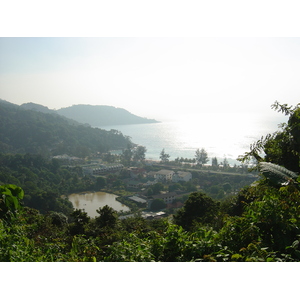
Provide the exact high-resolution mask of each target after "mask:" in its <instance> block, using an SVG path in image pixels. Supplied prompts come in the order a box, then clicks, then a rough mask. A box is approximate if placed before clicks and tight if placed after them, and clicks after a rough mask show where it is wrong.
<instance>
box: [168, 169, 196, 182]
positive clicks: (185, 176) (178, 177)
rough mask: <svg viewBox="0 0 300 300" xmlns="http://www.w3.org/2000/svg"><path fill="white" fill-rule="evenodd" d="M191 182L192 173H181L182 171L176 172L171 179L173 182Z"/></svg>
mask: <svg viewBox="0 0 300 300" xmlns="http://www.w3.org/2000/svg"><path fill="white" fill-rule="evenodd" d="M190 180H192V173H190V172H183V171H177V172H176V173H175V174H174V175H173V178H172V181H173V182H179V181H184V182H188V181H190Z"/></svg>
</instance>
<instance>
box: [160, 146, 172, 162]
mask: <svg viewBox="0 0 300 300" xmlns="http://www.w3.org/2000/svg"><path fill="white" fill-rule="evenodd" d="M159 158H160V160H161V162H162V163H166V162H168V161H169V158H170V155H169V154H167V153H166V152H165V149H162V151H161V152H160V156H159Z"/></svg>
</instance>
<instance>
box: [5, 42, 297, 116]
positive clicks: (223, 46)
mask: <svg viewBox="0 0 300 300" xmlns="http://www.w3.org/2000/svg"><path fill="white" fill-rule="evenodd" d="M299 82H300V38H188V37H186V38H125V37H124V38H5V37H4V38H0V98H1V99H4V100H7V101H9V102H12V103H15V104H22V103H26V102H34V103H38V104H42V105H45V106H48V107H49V108H51V109H54V108H55V109H59V108H61V107H67V106H71V105H73V104H92V105H112V106H116V107H122V108H125V109H127V110H129V111H130V112H132V113H134V114H137V115H139V116H143V117H147V118H156V119H158V120H167V119H172V118H176V117H177V116H178V115H184V114H188V113H199V112H201V113H203V112H209V113H212V112H220V113H226V112H233V113H241V112H254V113H266V114H269V113H271V114H274V112H273V111H272V110H271V109H270V105H271V104H272V103H274V101H275V100H278V101H279V102H281V103H289V104H292V105H295V104H297V103H298V102H300V84H299Z"/></svg>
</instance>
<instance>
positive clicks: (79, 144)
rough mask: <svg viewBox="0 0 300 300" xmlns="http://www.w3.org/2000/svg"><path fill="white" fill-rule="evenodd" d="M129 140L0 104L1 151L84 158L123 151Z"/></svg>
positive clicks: (112, 133) (64, 119) (35, 112)
mask: <svg viewBox="0 0 300 300" xmlns="http://www.w3.org/2000/svg"><path fill="white" fill-rule="evenodd" d="M128 143H131V142H130V139H129V138H128V137H126V136H124V135H123V134H122V133H121V132H118V131H116V130H111V131H106V130H102V129H98V128H92V127H90V126H86V125H83V124H80V123H77V122H74V121H72V120H69V119H66V118H65V117H62V116H60V115H58V114H55V113H43V112H40V111H36V110H31V109H25V108H24V107H22V106H18V105H14V104H11V103H9V102H7V101H3V100H1V101H0V152H1V153H23V154H25V153H32V154H43V155H48V156H49V155H59V154H68V155H72V156H78V157H85V156H87V155H89V154H91V153H95V152H107V151H108V150H115V149H123V148H126V146H127V144H128Z"/></svg>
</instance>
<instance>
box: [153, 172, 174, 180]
mask: <svg viewBox="0 0 300 300" xmlns="http://www.w3.org/2000/svg"><path fill="white" fill-rule="evenodd" d="M174 174H175V172H174V171H171V170H160V171H158V172H156V173H155V174H154V178H156V179H157V180H159V181H172V178H173V175H174Z"/></svg>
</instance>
